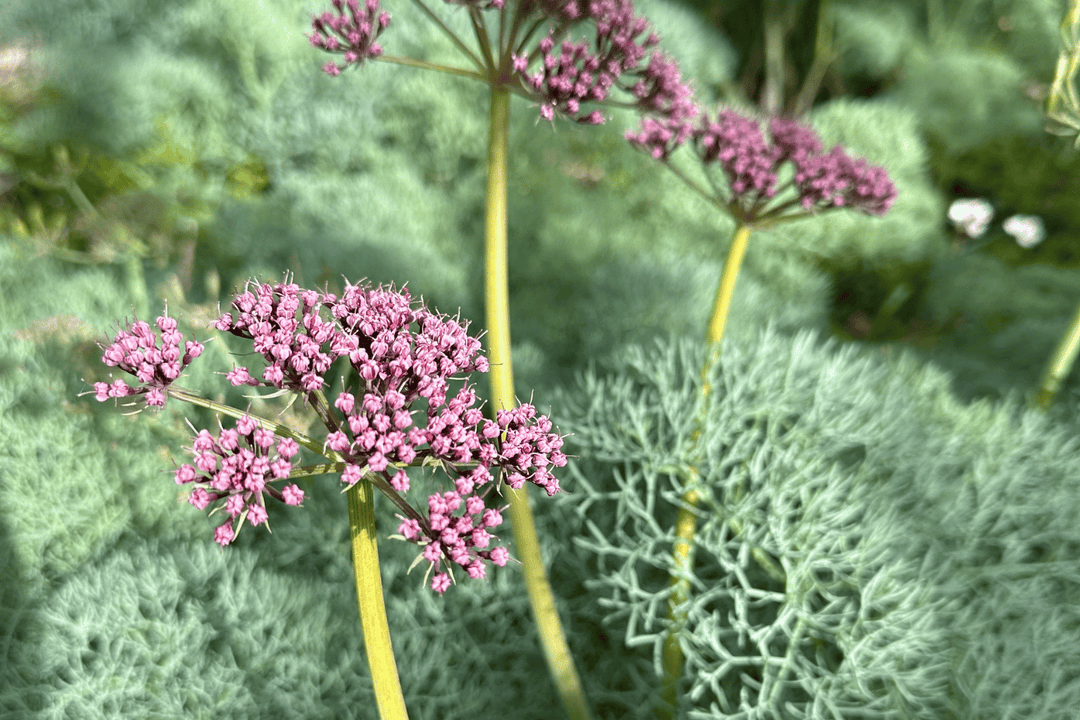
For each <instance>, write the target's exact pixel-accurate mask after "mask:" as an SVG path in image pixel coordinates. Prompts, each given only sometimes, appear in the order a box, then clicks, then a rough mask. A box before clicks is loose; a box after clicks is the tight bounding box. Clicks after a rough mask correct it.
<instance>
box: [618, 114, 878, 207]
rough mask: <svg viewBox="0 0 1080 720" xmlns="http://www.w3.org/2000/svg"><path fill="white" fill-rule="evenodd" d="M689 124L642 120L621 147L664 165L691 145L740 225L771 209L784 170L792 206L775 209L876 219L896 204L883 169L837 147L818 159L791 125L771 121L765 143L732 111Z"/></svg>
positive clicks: (807, 131)
mask: <svg viewBox="0 0 1080 720" xmlns="http://www.w3.org/2000/svg"><path fill="white" fill-rule="evenodd" d="M690 117H693V115H692V114H690V115H688V114H686V113H682V114H681V115H680V116H677V117H676V116H674V115H673V114H671V113H668V114H667V115H661V116H660V117H658V118H645V119H644V120H643V121H642V124H641V128H640V130H638V131H637V132H634V131H631V132H628V133H627V134H626V139H627V140H629V141H630V143H631V144H632V145H634V146H635V147H637V148H638V149H640V150H643V151H645V152H648V153H650V154H651V155H652V156H653V157H655V158H656V159H658V160H667V158H668V157H669V156H670V154H671V153H672V152H673V151H674V150H675V148H677V147H678V146H679V145H681V144H683V143H684V142H686V141H688V140H692V141H693V142H694V146H695V150H696V152H697V154H698V157H699V159H700V160H701V162H702V163H704V164H706V165H707V164H709V163H719V165H720V167H721V169H722V170H723V172H724V175H725V176H726V178H727V180H728V188H729V190H730V192H731V197H729V198H727V202H728V204H729V206H731V207H732V208H734V209H737V210H739V211H740V212H741V214H742V215H743V216H744V220H747V221H753V220H755V219H760V218H761V217H763V216H764V215H766V214H768V213H771V212H775V211H776V210H777V209H778V208H776V207H775V206H774V207H770V205H769V201H770V200H772V198H773V197H774V196H776V195H777V194H778V193H779V192H780V190H781V189H782V188H780V187H778V185H777V183H778V182H779V177H780V167H781V165H782V164H783V163H785V162H790V163H791V164H792V165H793V166H794V170H795V172H794V177H793V179H792V181H791V184H790V185H789V186H785V187H791V188H792V189H793V190H794V193H795V195H796V200H795V201H794V202H789V203H786V204H784V205H783V206H782V207H781V208H780V209H784V208H786V207H788V205H791V204H797V205H799V206H801V207H802V209H803V210H814V209H827V208H834V207H850V208H854V209H859V210H862V211H864V212H867V213H870V214H872V215H884V214H885V213H886V212H887V211H888V210H889V208H890V207H891V206H892V204H893V202H894V201H895V200H896V195H897V193H896V187H895V186H894V185H893V183H892V181H891V180H890V179H889V175H888V173H887V172H886V171H885V169H884V168H882V167H877V166H873V165H870V164H869V163H867V162H866V160H864V159H862V158H853V157H851V156H850V155H848V154H847V153H846V152H845V151H844V150H843V149H842V148H841V147H840V146H836V147H834V148H833V149H832V150H830V151H828V152H825V153H823V152H822V147H821V141H820V140H819V138H818V135H817V133H815V132H814V130H813V129H811V128H810V127H807V126H805V125H803V124H801V123H799V122H797V121H795V120H792V119H789V118H772V119H771V120H770V121H769V133H770V135H771V136H772V141H771V142H770V141H769V140H767V139H766V138H765V136H764V134H763V133H762V131H761V125H760V123H759V122H758V120H756V119H755V118H753V117H749V116H746V115H742V114H740V113H738V112H736V111H734V110H721V111H719V112H718V113H717V115H716V119H715V120H710V118H709V116H708V115H707V114H705V113H702V114H701V115H700V121H699V122H698V123H697V124H695V125H693V126H691V124H690V123H689V118H690Z"/></svg>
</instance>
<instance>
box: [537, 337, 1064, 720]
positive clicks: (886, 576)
mask: <svg viewBox="0 0 1080 720" xmlns="http://www.w3.org/2000/svg"><path fill="white" fill-rule="evenodd" d="M860 355H861V353H860V352H859V351H858V350H856V349H855V348H853V347H847V348H844V349H840V350H837V349H836V347H835V345H833V344H832V343H825V344H822V343H820V342H819V341H818V339H817V337H816V335H815V334H814V333H811V332H803V333H799V334H797V335H795V336H794V337H790V336H783V335H780V334H777V333H776V332H775V331H773V330H771V329H769V330H765V331H763V332H761V333H760V334H759V335H758V337H757V338H756V339H754V340H752V341H735V340H734V339H733V338H728V339H727V340H726V341H725V344H724V350H723V355H722V357H721V360H720V363H719V365H718V367H716V368H714V370H713V371H712V372H711V374H710V382H711V385H712V394H711V397H710V399H709V400H708V401H706V400H705V399H704V398H703V393H702V381H701V376H700V372H701V370H700V369H701V365H702V363H703V360H704V358H705V352H704V348H702V347H701V345H700V344H694V343H685V342H684V343H682V344H678V343H676V344H663V343H662V344H659V345H656V346H654V347H653V348H652V349H650V350H642V349H639V348H633V347H631V348H629V349H627V350H625V351H624V352H622V353H621V354H620V356H619V357H618V358H617V360H616V361H615V365H614V368H613V372H610V373H604V374H600V373H597V372H595V371H593V372H590V373H587V374H586V375H584V376H583V377H582V379H581V381H580V382H579V383H578V385H577V386H576V387H574V388H572V389H570V390H568V392H567V393H565V394H564V395H562V396H560V397H559V398H558V403H557V406H556V407H557V409H558V410H560V411H561V417H560V418H559V420H560V423H561V427H562V428H563V430H564V431H570V432H572V433H573V436H572V445H571V447H572V449H571V452H577V453H578V454H579V455H580V459H578V460H577V462H575V463H574V465H573V466H572V470H571V475H572V481H568V482H567V483H565V485H566V487H568V488H570V489H571V490H572V491H573V493H574V494H572V495H570V496H568V497H567V498H566V501H565V502H563V503H561V504H560V507H561V513H560V518H561V519H560V521H559V524H560V526H561V527H562V528H563V531H564V532H565V533H567V534H573V535H576V539H575V553H576V554H577V555H578V556H579V557H580V558H581V562H583V563H585V564H587V565H588V566H589V567H590V568H591V571H586V573H585V576H586V577H587V578H589V579H588V580H586V586H587V587H589V588H590V590H591V591H592V592H593V593H594V594H599V600H598V602H599V603H600V605H601V606H602V607H604V608H605V609H606V611H607V617H606V621H607V627H608V628H609V629H610V630H611V631H612V632H613V633H619V634H622V635H623V636H624V638H625V641H626V643H627V644H628V645H630V646H644V652H645V653H646V654H651V656H652V658H653V662H654V666H655V668H656V671H657V673H659V658H660V649H661V647H662V643H663V641H664V639H665V638H666V637H667V636H668V633H669V632H670V624H669V621H668V620H667V597H668V595H669V593H670V588H669V585H668V572H669V570H670V568H671V567H672V560H671V552H672V542H673V539H674V530H673V525H674V519H675V514H676V509H677V507H678V506H679V505H680V502H681V501H680V500H679V498H680V497H681V495H682V493H683V491H684V490H685V488H686V482H685V478H686V477H688V472H689V469H690V468H695V469H696V470H697V471H698V472H699V473H700V475H701V483H700V485H696V486H695V487H698V489H699V490H700V491H701V492H702V493H703V496H704V499H703V500H702V502H701V503H700V505H699V506H698V510H697V514H698V528H697V532H696V534H695V537H694V543H695V548H696V550H695V553H696V554H695V564H694V566H693V571H692V573H691V576H690V578H689V579H690V581H691V588H692V590H691V600H690V603H689V606H688V607H687V626H686V629H685V631H684V632H683V633H681V634H680V635H679V637H680V644H681V646H682V648H683V650H684V652H685V653H686V656H687V664H686V682H685V684H684V691H685V692H684V702H685V707H684V711H685V712H686V713H687V716H688V717H701V718H705V717H731V718H751V717H766V716H775V717H803V718H842V717H864V716H867V714H868V713H869V714H870V716H872V717H895V718H910V717H919V718H943V717H946V718H947V717H976V716H977V717H1001V718H1005V717H1017V716H1019V717H1031V718H1066V717H1069V716H1070V713H1071V712H1072V708H1075V707H1076V706H1077V704H1078V703H1080V682H1078V681H1077V678H1078V677H1080V650H1078V649H1077V646H1076V643H1075V638H1076V637H1077V632H1078V631H1080V623H1078V621H1077V619H1076V618H1075V613H1072V612H1071V611H1070V610H1069V608H1070V606H1071V605H1073V604H1075V602H1076V600H1077V595H1076V593H1077V582H1080V562H1078V561H1077V560H1076V557H1077V555H1076V551H1077V549H1078V548H1080V532H1078V531H1077V530H1076V526H1075V522H1073V520H1072V509H1074V508H1075V507H1076V506H1077V502H1078V493H1080V485H1078V482H1077V478H1078V477H1080V468H1078V467H1077V460H1076V459H1075V458H1076V451H1077V446H1076V442H1075V440H1073V439H1072V438H1071V437H1070V436H1069V434H1068V433H1067V432H1064V431H1063V430H1062V429H1061V428H1060V427H1055V426H1054V425H1052V424H1051V423H1049V422H1048V421H1047V419H1046V418H1044V417H1042V416H1040V415H1038V414H1034V413H1026V414H1024V413H1021V412H1020V411H1019V409H1018V407H1017V406H1016V405H1015V403H1010V404H1006V405H1004V406H1001V407H995V406H991V405H989V404H987V403H982V404H980V405H975V406H972V407H970V408H966V407H964V406H961V405H959V404H958V403H956V402H955V401H954V400H953V399H952V398H951V395H950V394H949V392H948V389H947V384H948V383H947V379H946V378H945V377H944V376H943V375H941V374H940V373H938V372H937V371H933V370H929V369H925V368H920V367H919V366H918V365H917V364H916V363H914V362H913V361H912V360H911V359H910V357H909V356H901V357H900V358H898V360H896V361H893V362H883V361H881V360H880V359H877V358H875V357H873V356H860ZM696 431H697V432H700V436H699V438H698V439H697V440H695V438H694V436H695V432H696ZM991 586H993V590H992V592H990V593H987V592H986V590H987V589H989V588H990V587H991ZM1020 608H1024V611H1025V612H1026V615H1025V616H1024V617H1023V618H1019V617H1016V616H1015V613H1017V612H1018V611H1019V609H1020ZM1031 637H1036V638H1047V639H1048V641H1049V639H1050V638H1059V639H1056V640H1054V641H1053V642H1052V644H1051V645H1050V648H1049V652H1050V654H1051V657H1050V658H1047V657H1044V656H1043V655H1042V650H1041V648H1040V646H1039V645H1038V644H1036V643H1033V642H1031V641H1030V638H1031ZM1064 638H1069V639H1070V640H1069V641H1066V640H1065V639H1064ZM1051 663H1054V664H1055V665H1054V667H1056V672H1050V671H1049V668H1050V667H1051Z"/></svg>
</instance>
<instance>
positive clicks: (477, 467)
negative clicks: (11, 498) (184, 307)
mask: <svg viewBox="0 0 1080 720" xmlns="http://www.w3.org/2000/svg"><path fill="white" fill-rule="evenodd" d="M158 324H159V327H161V328H162V330H163V332H164V333H165V341H164V349H156V336H155V335H154V333H153V332H152V331H150V328H149V326H148V325H146V323H139V322H136V323H135V324H134V325H133V326H132V327H131V329H130V330H129V331H122V332H121V333H120V334H119V335H117V338H116V340H115V341H114V342H113V344H111V345H109V346H108V347H107V348H106V349H105V354H104V356H103V360H104V361H105V362H106V364H109V365H112V366H116V367H119V368H121V369H122V370H125V371H126V372H129V373H131V374H133V375H136V376H137V377H138V378H139V380H140V383H142V384H141V385H140V386H139V387H129V386H127V385H126V384H123V383H122V382H121V381H117V383H119V385H118V384H117V383H113V384H111V385H110V384H109V383H98V384H97V385H95V391H96V395H97V398H98V399H99V400H102V401H104V400H107V399H108V398H109V397H125V396H127V395H135V394H147V396H148V399H147V402H148V404H153V405H160V404H162V403H163V402H164V397H166V396H168V395H170V394H173V395H175V396H177V397H181V398H184V399H191V398H192V397H193V396H192V395H190V394H189V393H187V391H182V390H179V389H178V388H174V387H172V383H173V381H174V380H176V379H177V378H178V377H179V374H180V372H181V371H182V370H183V369H184V368H185V367H186V366H187V364H188V363H189V362H190V361H191V359H193V358H194V357H197V356H198V351H201V346H199V345H198V344H197V343H190V342H189V343H188V345H187V348H188V352H187V353H186V354H185V355H183V357H182V358H181V357H180V355H179V351H178V350H177V348H178V347H179V343H180V341H181V338H180V336H179V333H177V332H176V325H175V321H174V320H171V319H170V318H167V317H163V318H159V320H158ZM215 327H216V328H217V329H218V330H221V331H223V332H228V333H231V334H232V335H235V336H237V337H240V338H243V339H245V340H247V341H250V342H251V343H252V346H253V348H254V350H255V352H256V353H257V354H258V355H260V356H262V358H263V361H264V363H263V364H264V366H263V368H262V369H261V372H258V373H254V374H253V372H252V371H251V370H249V368H247V367H236V368H234V369H233V370H232V371H231V372H229V373H228V374H227V375H226V377H227V379H228V380H229V382H230V383H231V384H232V385H234V386H239V385H247V386H252V387H265V388H273V389H275V390H282V391H286V392H294V393H297V394H298V395H300V396H301V397H302V398H303V400H304V402H305V403H306V404H308V405H309V406H311V407H312V408H313V410H314V411H315V413H316V414H317V415H318V416H319V418H320V420H321V421H322V423H323V425H325V427H326V430H327V432H326V436H325V439H324V440H323V441H322V443H321V445H320V443H319V442H318V441H314V440H311V439H309V438H306V437H304V436H302V435H300V434H299V433H293V434H292V436H288V434H284V436H282V435H279V434H278V433H276V432H275V426H274V425H273V424H272V423H269V422H268V421H262V422H260V421H258V420H256V419H255V418H253V417H252V416H250V415H246V414H239V413H238V415H239V420H238V421H237V422H236V423H235V425H234V426H233V427H230V428H225V427H221V428H220V429H219V432H218V433H217V434H216V435H214V434H211V433H210V432H209V431H207V430H202V431H200V432H198V434H197V435H196V437H195V441H194V443H193V445H192V454H193V461H192V464H185V465H181V466H180V467H179V468H178V469H177V471H176V475H175V477H176V482H177V483H178V484H181V485H188V486H190V487H191V488H192V490H191V492H190V494H189V496H188V501H189V502H190V503H191V504H192V505H194V506H196V507H197V508H200V509H205V508H207V507H211V506H213V510H212V512H217V511H218V510H220V509H223V510H224V512H225V514H226V515H227V516H228V519H227V520H226V521H225V522H224V523H223V524H221V525H220V526H218V528H217V529H216V530H215V534H214V538H215V540H216V541H217V542H218V543H220V544H221V545H223V546H224V545H228V544H229V543H231V542H232V541H233V539H234V538H235V537H236V533H237V531H238V530H239V529H240V526H241V525H242V524H243V523H244V522H245V521H247V522H248V523H249V524H251V525H262V524H265V523H267V519H268V512H267V504H268V502H269V501H270V500H275V501H278V502H280V503H283V504H285V505H299V504H301V502H302V501H303V499H304V492H303V490H301V489H300V488H299V486H297V485H296V484H295V483H288V484H285V481H287V480H289V479H295V478H303V477H307V476H309V475H311V474H314V471H311V470H308V469H307V468H304V467H297V466H296V465H295V464H294V463H295V460H296V459H297V457H298V455H299V452H300V445H301V444H303V445H304V447H306V448H308V449H309V450H312V451H314V452H321V453H322V454H323V455H324V456H325V457H326V458H328V459H330V460H331V462H332V463H334V468H335V469H338V470H339V471H340V473H341V481H342V482H343V483H345V484H347V485H350V486H351V485H354V484H356V483H357V482H360V481H361V480H364V481H369V482H371V483H372V484H373V485H375V486H376V487H378V488H379V489H380V490H382V491H383V492H384V493H385V494H386V495H387V496H388V497H389V498H390V499H391V501H393V502H394V504H395V505H396V506H397V507H398V508H400V509H401V510H402V512H403V513H404V514H403V515H399V517H400V518H401V523H400V525H399V527H398V532H399V533H400V535H401V536H402V537H404V538H405V539H407V540H410V541H412V542H415V543H417V544H419V545H422V546H423V548H424V549H423V552H422V556H423V558H424V559H425V560H427V561H428V563H429V564H430V566H431V569H432V570H434V571H435V574H434V577H433V578H432V585H431V586H432V588H433V589H435V590H436V591H438V592H443V591H445V590H446V588H447V587H448V586H449V584H450V580H451V576H450V574H449V572H448V570H449V569H450V568H451V567H452V565H458V566H461V567H462V568H464V570H465V572H466V573H467V574H468V575H469V576H470V577H473V578H481V577H484V576H485V573H486V565H485V563H487V562H491V563H494V564H496V565H499V566H502V565H505V564H506V562H507V560H508V559H509V554H508V553H507V551H506V549H505V548H503V547H498V546H495V545H494V544H493V540H495V539H496V537H495V535H494V534H493V532H494V530H495V529H496V528H497V527H498V526H499V525H501V524H502V515H501V512H500V509H499V508H497V507H489V506H488V502H487V501H488V500H489V498H488V496H489V495H491V493H492V491H493V490H497V488H498V487H499V485H500V484H501V483H506V484H507V485H509V486H510V487H512V488H515V489H520V488H522V487H524V486H525V484H526V483H532V484H533V485H536V486H538V487H540V488H542V489H543V490H544V491H545V493H546V494H547V495H549V496H550V495H554V494H556V493H557V492H559V481H558V480H557V479H556V478H555V476H554V474H553V473H552V471H553V470H554V468H558V467H563V466H565V465H566V456H565V455H564V454H563V453H562V452H561V447H562V436H560V435H559V434H558V433H557V432H554V431H553V430H552V425H551V421H550V420H549V419H548V418H547V417H545V416H543V415H539V414H537V412H536V409H535V408H534V407H533V406H532V405H529V404H525V405H520V406H519V407H516V408H514V409H512V410H500V411H499V412H498V413H496V416H495V418H494V419H487V418H485V417H484V414H483V412H482V411H481V409H480V408H479V407H478V406H477V397H476V393H475V391H474V390H473V388H472V386H471V385H470V384H469V383H468V381H467V380H465V381H464V382H461V383H460V385H459V383H458V382H457V381H458V380H460V379H462V378H464V377H465V376H467V375H468V374H469V373H471V372H486V371H487V369H488V362H487V359H486V358H485V357H484V356H483V355H481V354H480V341H479V340H478V339H477V338H474V337H472V336H470V335H469V334H468V332H467V326H465V325H463V324H461V323H460V322H459V321H458V320H457V319H455V318H450V317H448V316H444V315H441V314H439V313H436V312H433V311H431V310H428V309H427V308H426V307H425V306H424V305H423V304H422V303H421V304H416V303H413V302H412V299H411V297H410V295H409V292H408V290H407V289H401V290H396V289H394V288H393V287H389V288H384V287H371V286H367V285H351V284H350V285H346V287H345V291H344V292H343V293H342V295H341V296H340V297H338V296H337V295H334V294H332V293H328V292H326V293H323V292H318V291H315V290H305V289H302V288H300V287H298V286H297V285H295V284H292V283H288V282H282V283H276V284H268V283H259V282H255V281H252V282H249V283H248V285H247V287H246V288H245V289H244V291H243V292H241V293H239V294H238V295H237V296H236V297H235V298H234V300H233V301H232V304H231V308H230V310H229V311H228V312H225V313H223V314H222V315H221V316H220V317H219V318H218V320H217V322H216V323H215ZM338 360H342V361H343V362H345V363H347V365H346V366H343V367H342V369H343V371H344V372H346V373H347V374H348V377H349V378H351V381H345V382H343V385H342V389H341V390H340V391H334V393H333V395H334V396H333V399H332V400H328V399H327V398H326V397H325V396H324V394H323V391H324V390H326V389H327V388H328V387H329V386H330V385H331V384H332V383H331V382H330V381H328V373H330V371H331V369H332V368H333V367H335V364H336V363H337V361H338ZM121 386H122V387H121ZM455 387H456V388H457V389H456V391H455V390H454V388H455ZM150 393H154V395H153V396H152V397H153V400H154V401H153V402H151V399H150V398H151V395H150ZM159 397H160V399H161V402H157V400H158V398H159ZM276 429H278V430H280V428H276ZM297 439H300V440H301V442H300V443H298V442H297ZM420 465H424V466H436V467H441V468H442V469H443V470H444V471H445V472H446V474H447V475H448V476H449V478H450V479H451V480H452V482H453V489H452V490H446V491H442V492H436V493H434V494H432V495H431V496H430V497H428V498H427V502H426V508H422V509H419V510H418V509H416V508H414V507H413V506H412V505H410V504H409V502H408V501H407V500H406V499H405V496H406V494H407V493H408V492H409V489H410V482H409V476H408V473H407V468H409V467H413V466H420ZM321 472H325V469H323V470H321ZM277 484H281V485H282V486H281V487H277ZM497 496H498V494H497V492H496V497H497Z"/></svg>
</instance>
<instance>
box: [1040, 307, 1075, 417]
mask: <svg viewBox="0 0 1080 720" xmlns="http://www.w3.org/2000/svg"><path fill="white" fill-rule="evenodd" d="M1078 352H1080V307H1077V309H1076V315H1074V316H1073V319H1072V323H1071V324H1070V325H1069V330H1068V332H1066V333H1065V337H1063V338H1062V339H1061V343H1060V344H1059V345H1058V347H1057V349H1056V350H1055V351H1054V355H1053V357H1051V358H1050V362H1049V363H1047V365H1046V370H1045V371H1044V372H1043V376H1042V380H1041V381H1040V382H1039V391H1038V394H1037V395H1036V396H1035V404H1036V405H1037V406H1038V407H1040V408H1042V409H1043V410H1046V409H1048V408H1049V407H1050V403H1052V402H1053V401H1054V396H1055V395H1057V391H1058V389H1059V388H1060V387H1061V383H1062V382H1064V380H1065V378H1066V377H1068V375H1069V371H1070V370H1072V366H1073V363H1074V362H1076V355H1077V353H1078Z"/></svg>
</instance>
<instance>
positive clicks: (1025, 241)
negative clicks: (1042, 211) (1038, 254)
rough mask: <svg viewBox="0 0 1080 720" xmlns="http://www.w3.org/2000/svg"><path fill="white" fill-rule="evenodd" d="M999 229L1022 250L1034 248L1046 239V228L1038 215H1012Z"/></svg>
mask: <svg viewBox="0 0 1080 720" xmlns="http://www.w3.org/2000/svg"><path fill="white" fill-rule="evenodd" d="M1001 227H1002V229H1003V230H1004V231H1005V232H1007V233H1009V234H1010V235H1012V236H1013V237H1014V238H1016V242H1017V244H1018V245H1019V246H1020V247H1023V248H1029V247H1035V246H1036V245H1038V244H1039V243H1041V242H1042V241H1043V240H1044V239H1045V238H1046V227H1045V226H1044V225H1043V221H1042V218H1040V217H1039V216H1038V215H1013V216H1012V217H1011V218H1009V219H1008V220H1006V221H1005V222H1003V223H1002V224H1001Z"/></svg>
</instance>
